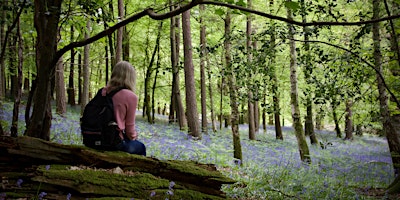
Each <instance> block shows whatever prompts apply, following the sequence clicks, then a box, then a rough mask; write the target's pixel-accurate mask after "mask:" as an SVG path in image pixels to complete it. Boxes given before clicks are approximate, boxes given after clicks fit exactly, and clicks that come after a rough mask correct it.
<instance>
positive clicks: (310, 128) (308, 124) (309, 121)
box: [300, 0, 319, 145]
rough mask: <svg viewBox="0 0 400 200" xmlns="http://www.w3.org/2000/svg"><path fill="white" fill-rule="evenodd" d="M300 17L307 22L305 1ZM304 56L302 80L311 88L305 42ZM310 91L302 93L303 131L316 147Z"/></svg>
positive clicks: (308, 59)
mask: <svg viewBox="0 0 400 200" xmlns="http://www.w3.org/2000/svg"><path fill="white" fill-rule="evenodd" d="M300 2H301V8H302V11H301V16H302V21H303V23H306V22H307V18H306V15H307V13H306V9H307V8H306V4H305V0H301V1H300ZM308 29H309V28H308V27H303V34H304V41H308V38H309V35H310V31H309V30H308ZM304 51H305V52H304V54H305V61H304V63H305V66H304V78H305V79H306V83H307V85H306V87H308V88H310V87H311V81H312V80H311V79H312V78H311V73H312V71H313V66H312V63H311V62H310V61H311V57H310V43H308V42H305V43H304ZM311 91H312V90H311V89H307V90H306V91H305V92H304V95H305V97H306V101H305V104H306V105H305V106H306V110H307V111H306V117H305V120H304V121H305V122H304V129H305V135H307V136H309V137H310V142H311V144H314V145H317V144H319V143H318V139H317V137H316V135H315V132H314V121H313V109H312V106H313V103H312V92H311Z"/></svg>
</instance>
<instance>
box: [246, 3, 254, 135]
mask: <svg viewBox="0 0 400 200" xmlns="http://www.w3.org/2000/svg"><path fill="white" fill-rule="evenodd" d="M247 7H248V8H250V9H251V7H252V2H251V0H247ZM251 22H252V15H251V14H248V15H247V20H246V51H247V63H248V65H250V64H251V62H252V46H251V40H252V37H251ZM251 69H252V67H250V66H249V70H248V73H249V76H250V79H249V81H252V74H253V73H254V72H253V70H251ZM248 85H249V86H251V85H253V84H252V83H250V84H248ZM252 89H253V88H248V93H247V98H248V99H247V110H248V113H247V115H248V121H249V122H248V123H249V139H250V140H255V139H256V134H255V129H256V128H255V123H254V121H255V120H254V114H255V112H254V100H253V91H252Z"/></svg>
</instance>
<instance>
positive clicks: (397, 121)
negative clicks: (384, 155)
mask: <svg viewBox="0 0 400 200" xmlns="http://www.w3.org/2000/svg"><path fill="white" fill-rule="evenodd" d="M390 121H391V125H392V126H393V129H392V130H394V131H395V132H394V133H391V134H390V136H391V137H394V135H397V137H399V135H400V115H399V114H397V115H393V116H392V117H391V120H390ZM386 137H387V136H386ZM387 138H388V139H389V137H387ZM389 148H390V142H389ZM390 150H392V149H390ZM396 155H397V158H396V159H398V154H392V159H393V156H396ZM394 167H395V169H396V166H394ZM395 174H396V170H395ZM386 192H388V193H390V194H393V193H397V194H398V193H400V176H398V175H397V176H396V178H395V180H394V181H393V182H392V183H391V184H390V185H389V187H388V189H387V191H386Z"/></svg>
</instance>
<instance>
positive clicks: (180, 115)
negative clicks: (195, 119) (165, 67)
mask: <svg viewBox="0 0 400 200" xmlns="http://www.w3.org/2000/svg"><path fill="white" fill-rule="evenodd" d="M173 9H174V7H173V6H171V10H173ZM179 30H180V19H179V16H174V17H172V18H171V27H170V40H171V64H172V93H171V106H170V109H171V110H170V116H169V120H170V122H173V121H175V117H174V114H176V119H177V120H178V124H179V128H180V129H181V130H184V129H185V128H186V127H187V121H186V116H185V110H184V109H183V103H182V98H181V92H180V76H179V71H180V70H179V69H180V67H179V64H178V63H179V52H180V51H179V46H180V32H179Z"/></svg>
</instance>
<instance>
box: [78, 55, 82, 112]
mask: <svg viewBox="0 0 400 200" xmlns="http://www.w3.org/2000/svg"><path fill="white" fill-rule="evenodd" d="M82 69H83V65H82V54H78V104H79V105H80V104H81V102H82V87H83V83H82V77H83V76H82Z"/></svg>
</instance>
